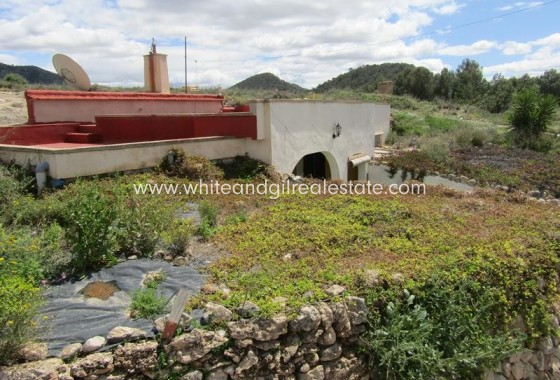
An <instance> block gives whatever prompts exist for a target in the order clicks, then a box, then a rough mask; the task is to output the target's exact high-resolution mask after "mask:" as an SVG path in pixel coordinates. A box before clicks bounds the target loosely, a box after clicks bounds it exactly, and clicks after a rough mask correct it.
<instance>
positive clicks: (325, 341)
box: [317, 326, 336, 346]
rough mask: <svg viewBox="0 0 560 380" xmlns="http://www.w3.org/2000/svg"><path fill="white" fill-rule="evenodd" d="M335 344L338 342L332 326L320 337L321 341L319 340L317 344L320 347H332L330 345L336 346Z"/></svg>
mask: <svg viewBox="0 0 560 380" xmlns="http://www.w3.org/2000/svg"><path fill="white" fill-rule="evenodd" d="M335 342H336V331H334V329H333V328H332V326H329V327H328V328H327V329H326V330H325V332H324V333H323V335H321V336H320V337H319V339H318V340H317V343H318V344H319V345H320V346H330V345H332V344H334V343H335Z"/></svg>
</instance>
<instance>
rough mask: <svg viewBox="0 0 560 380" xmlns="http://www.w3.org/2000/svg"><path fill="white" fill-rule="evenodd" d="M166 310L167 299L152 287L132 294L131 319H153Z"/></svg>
mask: <svg viewBox="0 0 560 380" xmlns="http://www.w3.org/2000/svg"><path fill="white" fill-rule="evenodd" d="M166 309H167V299H166V298H165V297H164V296H162V295H161V294H160V293H159V292H158V290H157V289H154V288H153V287H149V288H142V289H138V290H136V291H134V293H133V294H132V302H131V303H130V314H131V316H132V317H133V318H145V319H155V318H157V317H158V316H160V315H163V314H164V313H165V311H166Z"/></svg>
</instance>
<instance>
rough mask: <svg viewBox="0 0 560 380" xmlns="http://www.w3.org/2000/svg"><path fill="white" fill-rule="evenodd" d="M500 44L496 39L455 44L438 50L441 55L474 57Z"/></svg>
mask: <svg viewBox="0 0 560 380" xmlns="http://www.w3.org/2000/svg"><path fill="white" fill-rule="evenodd" d="M496 46H498V44H497V43H496V42H495V41H487V40H482V41H476V42H474V43H472V44H471V45H455V46H447V47H444V48H442V49H440V50H439V51H438V54H439V55H449V56H455V57H472V56H475V55H479V54H483V53H487V52H489V51H490V50H492V49H494V48H496Z"/></svg>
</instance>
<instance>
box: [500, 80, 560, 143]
mask: <svg viewBox="0 0 560 380" xmlns="http://www.w3.org/2000/svg"><path fill="white" fill-rule="evenodd" d="M557 107H558V99H556V97H554V96H552V95H540V94H538V93H537V92H536V91H533V90H526V91H522V92H520V93H519V94H517V95H516V96H515V97H514V98H513V105H512V110H511V113H510V114H509V115H508V121H509V122H510V123H511V125H512V127H513V129H512V133H513V136H514V140H515V143H516V144H518V145H519V146H520V147H522V148H529V146H528V145H527V142H531V141H536V140H538V139H539V138H540V137H541V136H542V135H543V134H544V133H545V132H546V131H547V130H548V127H549V125H550V124H551V123H552V121H553V120H554V115H555V113H556V108H557Z"/></svg>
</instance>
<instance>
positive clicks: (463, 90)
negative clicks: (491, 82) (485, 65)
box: [455, 58, 486, 103]
mask: <svg viewBox="0 0 560 380" xmlns="http://www.w3.org/2000/svg"><path fill="white" fill-rule="evenodd" d="M485 86H486V81H485V79H484V76H483V75H482V67H481V66H480V65H479V64H478V62H476V61H474V60H471V59H468V58H467V59H464V60H463V62H462V63H461V64H460V65H459V67H457V70H456V73H455V97H456V98H457V99H458V100H461V101H464V102H469V103H474V102H475V101H476V100H477V99H478V98H480V97H481V96H482V95H483V94H484V92H485V91H484V90H485Z"/></svg>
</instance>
